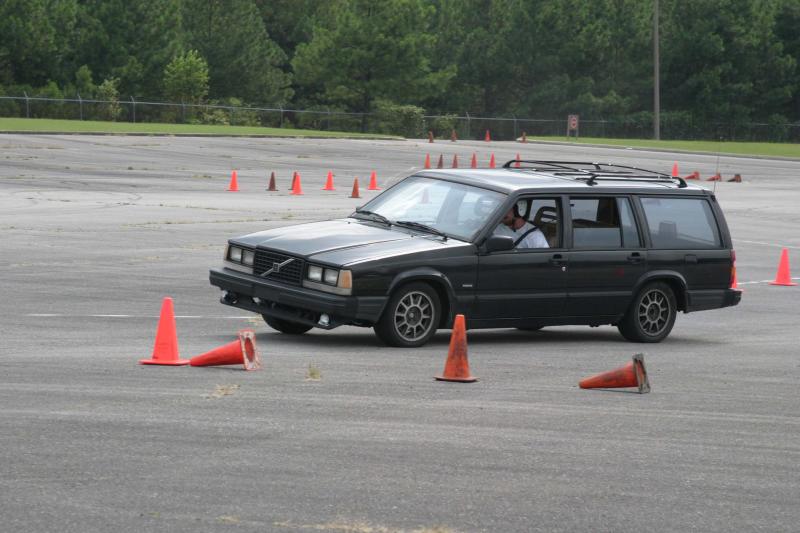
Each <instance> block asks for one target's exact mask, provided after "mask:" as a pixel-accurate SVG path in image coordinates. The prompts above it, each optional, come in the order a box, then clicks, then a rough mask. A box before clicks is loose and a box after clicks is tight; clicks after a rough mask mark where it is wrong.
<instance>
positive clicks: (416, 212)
mask: <svg viewBox="0 0 800 533" xmlns="http://www.w3.org/2000/svg"><path fill="white" fill-rule="evenodd" d="M505 199H506V195H505V194H502V193H498V192H494V191H489V190H486V189H481V188H478V187H472V186H470V185H463V184H461V183H453V182H450V181H443V180H435V179H430V178H423V177H420V176H411V177H409V178H406V179H405V180H403V181H401V182H400V183H398V184H397V185H395V186H394V187H392V188H391V189H389V190H387V191H386V192H384V193H383V194H381V195H380V196H378V197H377V198H375V199H374V200H372V201H371V202H369V203H367V204H366V205H364V207H363V208H362V209H363V210H366V211H371V212H372V213H375V214H377V215H380V216H382V217H385V218H386V219H388V220H389V221H391V222H393V223H394V222H398V221H400V222H401V223H406V227H411V228H414V227H416V226H414V225H413V224H412V225H409V224H408V223H416V224H424V225H425V226H428V227H430V228H433V229H434V230H438V231H439V232H442V233H444V234H446V235H449V236H452V237H455V238H456V239H460V240H464V241H471V240H472V239H473V238H474V237H475V235H476V234H477V233H478V231H479V230H480V229H481V228H483V227H484V226H485V225H486V223H487V222H488V220H489V218H491V216H492V214H493V213H494V212H495V211H496V210H497V209H498V207H499V206H500V204H502V203H503V202H504V201H505ZM417 229H420V228H419V227H417Z"/></svg>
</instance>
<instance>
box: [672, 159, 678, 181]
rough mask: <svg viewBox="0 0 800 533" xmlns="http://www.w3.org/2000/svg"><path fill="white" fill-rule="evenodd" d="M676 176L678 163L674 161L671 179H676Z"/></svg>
mask: <svg viewBox="0 0 800 533" xmlns="http://www.w3.org/2000/svg"><path fill="white" fill-rule="evenodd" d="M678 176H680V174H678V162H677V161H675V164H674V165H672V177H673V178H677V177H678Z"/></svg>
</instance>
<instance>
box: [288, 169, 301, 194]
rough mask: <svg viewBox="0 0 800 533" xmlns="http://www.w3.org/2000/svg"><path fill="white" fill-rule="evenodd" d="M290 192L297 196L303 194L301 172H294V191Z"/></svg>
mask: <svg viewBox="0 0 800 533" xmlns="http://www.w3.org/2000/svg"><path fill="white" fill-rule="evenodd" d="M290 194H294V195H296V196H300V195H301V194H303V185H302V184H301V183H300V173H299V172H295V173H294V180H293V181H292V192H291V193H290Z"/></svg>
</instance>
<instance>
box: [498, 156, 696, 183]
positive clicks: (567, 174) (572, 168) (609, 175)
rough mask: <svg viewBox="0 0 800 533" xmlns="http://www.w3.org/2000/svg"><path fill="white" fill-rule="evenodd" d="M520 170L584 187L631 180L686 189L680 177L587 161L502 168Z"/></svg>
mask: <svg viewBox="0 0 800 533" xmlns="http://www.w3.org/2000/svg"><path fill="white" fill-rule="evenodd" d="M512 165H513V167H514V168H520V169H525V170H533V171H534V172H547V173H549V174H553V175H555V176H560V177H564V178H573V179H578V180H584V179H585V180H586V185H596V184H597V180H631V181H650V182H652V181H656V182H663V183H667V182H668V183H675V182H678V188H680V189H683V188H686V187H687V184H686V181H685V180H684V179H683V178H681V177H680V176H670V175H669V174H664V173H662V172H656V171H654V170H646V169H643V168H638V167H629V166H625V165H615V164H613V163H593V162H589V161H543V160H530V159H511V160H510V161H506V163H505V164H504V165H503V168H512Z"/></svg>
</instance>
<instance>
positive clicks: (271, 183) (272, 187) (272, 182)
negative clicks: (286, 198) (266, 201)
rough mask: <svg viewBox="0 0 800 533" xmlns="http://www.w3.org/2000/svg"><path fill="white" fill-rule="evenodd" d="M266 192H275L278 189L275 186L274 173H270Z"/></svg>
mask: <svg viewBox="0 0 800 533" xmlns="http://www.w3.org/2000/svg"><path fill="white" fill-rule="evenodd" d="M267 190H268V191H277V190H278V188H277V187H276V186H275V173H274V172H273V173H271V174H270V175H269V186H268V187H267Z"/></svg>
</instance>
